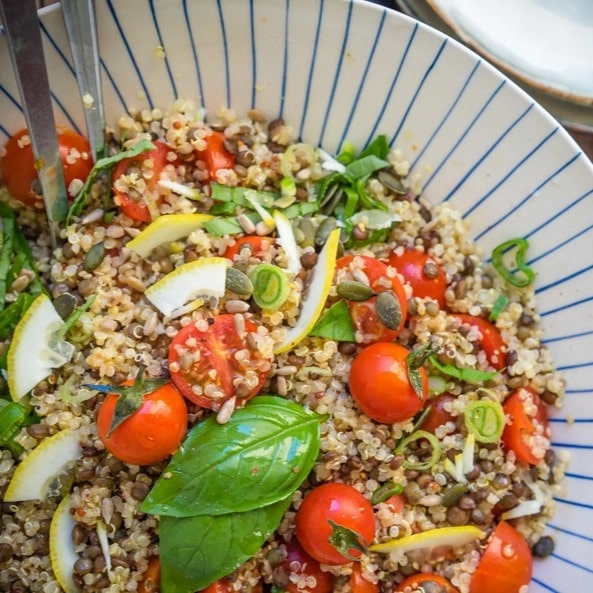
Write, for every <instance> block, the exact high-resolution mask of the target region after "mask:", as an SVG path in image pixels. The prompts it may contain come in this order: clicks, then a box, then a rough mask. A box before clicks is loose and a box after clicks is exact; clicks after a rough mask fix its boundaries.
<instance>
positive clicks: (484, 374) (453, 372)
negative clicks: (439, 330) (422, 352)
mask: <svg viewBox="0 0 593 593" xmlns="http://www.w3.org/2000/svg"><path fill="white" fill-rule="evenodd" d="M430 363H431V364H432V366H433V367H435V368H436V369H437V370H438V371H440V372H441V373H443V375H447V376H449V377H454V378H455V379H459V380H460V381H467V382H468V383H485V382H486V381H490V379H492V377H495V376H496V375H498V371H480V370H478V369H471V368H467V367H456V366H455V365H454V364H451V363H442V362H440V361H439V359H438V358H436V356H431V357H430Z"/></svg>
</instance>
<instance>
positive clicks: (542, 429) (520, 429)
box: [502, 388, 550, 465]
mask: <svg viewBox="0 0 593 593" xmlns="http://www.w3.org/2000/svg"><path fill="white" fill-rule="evenodd" d="M502 407H503V410H504V413H505V414H506V415H507V416H508V417H509V418H510V423H508V424H506V425H505V428H504V432H503V433H502V442H503V444H504V446H505V448H506V449H510V450H512V451H514V452H515V455H516V456H517V459H519V461H523V462H525V463H530V464H531V465H537V464H538V463H539V462H540V461H541V460H542V459H543V458H544V455H545V452H546V450H547V449H549V447H550V440H549V438H548V437H549V424H548V412H547V410H546V406H545V404H544V403H543V402H542V400H541V399H540V397H539V395H538V394H537V393H535V391H533V390H531V389H526V388H520V389H516V390H515V391H513V393H512V394H511V395H510V396H509V397H508V398H507V399H506V400H505V401H504V404H503V406H502Z"/></svg>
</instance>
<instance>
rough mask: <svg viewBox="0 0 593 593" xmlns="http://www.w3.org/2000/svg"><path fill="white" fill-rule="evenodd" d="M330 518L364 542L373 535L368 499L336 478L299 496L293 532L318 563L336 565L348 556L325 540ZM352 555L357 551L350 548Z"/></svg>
mask: <svg viewBox="0 0 593 593" xmlns="http://www.w3.org/2000/svg"><path fill="white" fill-rule="evenodd" d="M330 521H333V522H334V523H336V524H337V525H341V526H342V527H346V528H348V529H350V530H352V531H355V532H356V533H358V534H359V535H360V536H361V538H362V539H363V540H364V542H366V543H367V544H370V543H371V542H372V541H373V539H374V537H375V516H374V513H373V507H372V506H371V504H370V502H369V501H368V500H367V499H366V498H365V497H364V496H363V495H362V494H361V493H360V492H359V491H358V490H356V489H355V488H353V487H352V486H349V485H347V484H342V483H338V482H334V483H328V484H322V485H321V486H317V487H316V488H314V489H313V490H311V492H309V494H307V496H306V497H305V499H304V500H303V502H302V504H301V506H300V507H299V509H298V511H297V514H296V517H295V534H296V537H297V539H298V540H299V543H300V544H301V546H303V548H304V550H305V552H307V554H309V556H311V557H312V558H314V559H315V560H317V561H318V562H320V563H321V564H330V565H334V566H338V565H341V564H348V563H349V562H351V561H352V560H351V559H349V558H346V556H344V555H343V554H341V553H340V552H339V551H338V550H337V549H336V548H335V547H334V546H333V545H332V544H331V542H330V541H329V537H330V535H331V534H332V527H331V524H330ZM350 554H351V555H352V556H355V557H356V556H359V555H360V552H358V551H357V550H351V551H350Z"/></svg>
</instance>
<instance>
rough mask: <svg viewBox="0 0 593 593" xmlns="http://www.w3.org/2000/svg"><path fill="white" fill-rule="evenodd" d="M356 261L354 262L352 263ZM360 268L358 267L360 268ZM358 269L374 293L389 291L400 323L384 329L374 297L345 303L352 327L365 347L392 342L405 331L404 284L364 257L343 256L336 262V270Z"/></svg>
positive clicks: (370, 258)
mask: <svg viewBox="0 0 593 593" xmlns="http://www.w3.org/2000/svg"><path fill="white" fill-rule="evenodd" d="M355 258H356V261H354V260H355ZM359 264H360V265H359ZM355 268H357V269H360V270H361V271H362V272H363V273H364V274H365V275H366V277H367V278H368V280H369V285H370V287H371V289H372V290H373V292H374V293H376V294H378V293H380V292H384V291H386V290H390V291H391V292H392V294H393V295H394V296H395V297H396V298H397V302H398V303H399V308H400V313H401V316H400V321H399V324H398V327H397V328H396V329H389V328H387V327H386V326H385V325H384V324H383V323H382V322H381V320H380V319H379V317H378V315H377V310H376V306H375V305H376V302H377V297H376V296H372V297H371V298H369V299H368V300H366V301H362V302H358V301H348V308H349V309H350V315H351V316H352V322H353V323H354V327H355V329H356V331H357V333H359V334H360V335H361V337H362V342H363V343H364V344H373V343H375V342H392V341H393V340H395V338H397V336H398V335H399V333H400V332H401V330H402V329H403V327H404V324H405V322H406V317H407V315H408V300H407V298H406V291H405V289H404V286H403V284H402V283H401V282H400V280H399V278H398V277H397V276H390V275H389V273H388V270H389V268H388V266H387V264H385V263H383V262H382V261H380V260H378V259H375V258H374V257H368V256H366V255H346V256H344V257H341V258H340V259H338V261H337V262H336V269H337V270H341V269H348V270H350V271H353V270H354V269H355Z"/></svg>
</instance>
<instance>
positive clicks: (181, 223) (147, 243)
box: [126, 214, 214, 257]
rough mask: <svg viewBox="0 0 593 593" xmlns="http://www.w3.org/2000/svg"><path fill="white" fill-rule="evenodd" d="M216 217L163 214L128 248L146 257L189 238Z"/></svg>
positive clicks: (134, 239) (129, 243) (129, 244)
mask: <svg viewBox="0 0 593 593" xmlns="http://www.w3.org/2000/svg"><path fill="white" fill-rule="evenodd" d="M213 218H214V217H213V216H212V215H210V214H163V215H162V216H159V217H158V218H157V219H156V220H154V221H153V222H151V223H150V224H149V225H148V226H147V227H146V228H145V229H144V230H143V231H142V232H141V233H140V234H139V235H137V236H136V237H134V238H133V239H132V240H131V241H128V242H127V243H126V247H127V248H128V249H130V250H132V251H134V252H135V253H137V254H138V255H139V256H140V257H146V256H147V255H148V254H149V253H150V252H151V251H152V250H153V249H156V248H157V247H158V246H159V245H163V244H164V243H172V242H173V241H177V240H179V239H182V238H183V237H187V236H188V235H189V234H190V233H191V232H192V231H195V230H196V229H198V228H200V227H201V226H202V224H204V223H205V222H207V221H209V220H212V219H213Z"/></svg>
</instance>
